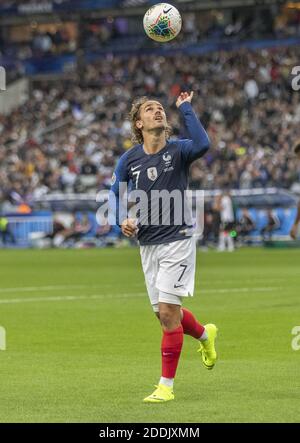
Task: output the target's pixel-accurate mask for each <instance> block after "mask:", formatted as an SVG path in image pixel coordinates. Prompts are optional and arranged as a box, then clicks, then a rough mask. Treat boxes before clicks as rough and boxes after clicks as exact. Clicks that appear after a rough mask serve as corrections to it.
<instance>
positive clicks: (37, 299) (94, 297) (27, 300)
mask: <svg viewBox="0 0 300 443" xmlns="http://www.w3.org/2000/svg"><path fill="white" fill-rule="evenodd" d="M278 290H282V288H281V287H261V288H256V287H254V288H226V289H202V290H201V289H200V290H199V295H200V296H201V294H203V293H204V294H210V293H217V294H226V293H233V292H255V291H257V292H272V291H278ZM142 296H143V297H147V292H146V289H145V291H144V292H132V293H123V294H122V293H121V294H118V293H117V294H112V293H110V294H91V295H78V296H76V295H61V296H60V295H58V296H51V297H27V298H11V299H9V298H8V299H2V300H1V299H0V304H16V303H34V302H47V301H49V302H52V301H76V300H101V299H102V300H104V299H107V298H112V299H113V298H116V299H117V298H131V297H142Z"/></svg>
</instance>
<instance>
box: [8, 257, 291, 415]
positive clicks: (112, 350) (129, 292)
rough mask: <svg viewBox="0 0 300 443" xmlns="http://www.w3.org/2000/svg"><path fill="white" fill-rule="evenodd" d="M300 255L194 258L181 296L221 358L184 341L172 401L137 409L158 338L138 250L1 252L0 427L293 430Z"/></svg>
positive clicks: (154, 365)
mask: <svg viewBox="0 0 300 443" xmlns="http://www.w3.org/2000/svg"><path fill="white" fill-rule="evenodd" d="M299 263H300V250H297V249H293V250H290V251H289V250H263V249H244V250H239V251H236V252H235V253H231V254H229V253H216V252H208V253H201V252H199V253H198V261H197V277H196V291H195V296H194V298H192V299H191V298H190V299H187V300H186V302H185V306H186V307H188V308H190V309H191V310H192V311H193V312H194V313H195V314H196V315H197V317H198V319H199V320H200V321H201V322H202V323H207V322H215V323H216V324H217V326H218V327H219V337H218V341H217V346H218V353H219V360H218V362H217V365H216V367H215V369H214V370H213V371H207V370H206V369H204V367H202V364H201V362H200V360H199V354H197V353H196V349H197V343H196V341H195V340H193V339H192V338H191V337H187V336H186V337H185V340H184V347H183V352H182V356H181V360H180V363H179V368H178V372H177V378H176V382H175V401H174V402H170V403H167V404H163V405H161V404H159V405H150V404H143V403H142V399H143V397H145V396H146V395H149V394H150V393H151V392H152V390H153V389H154V387H153V386H154V384H156V383H157V381H158V378H159V375H160V339H161V331H160V327H159V324H158V321H157V319H156V318H155V317H154V315H153V314H152V311H151V308H150V305H149V303H148V298H147V295H146V292H145V287H144V278H143V274H142V270H141V266H140V258H139V252H138V250H137V249H106V250H59V251H56V250H49V251H36V250H34V251H12V250H8V251H3V250H2V251H1V252H0V275H1V279H0V325H1V326H2V327H4V328H5V330H6V345H7V348H6V350H3V351H0V374H1V377H0V385H1V387H0V390H1V395H0V421H1V422H98V423H104V422H129V423H130V422H161V421H163V422H169V423H174V422H193V423H201V422H284V421H287V422H297V421H299V419H300V413H299V411H300V385H299V365H300V350H299V351H295V350H293V349H292V346H291V342H292V339H293V336H292V333H291V331H292V329H293V327H294V326H297V325H300V309H299V295H300V292H299V287H300V272H299Z"/></svg>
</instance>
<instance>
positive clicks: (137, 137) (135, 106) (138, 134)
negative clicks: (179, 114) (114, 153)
mask: <svg viewBox="0 0 300 443" xmlns="http://www.w3.org/2000/svg"><path fill="white" fill-rule="evenodd" d="M149 100H156V99H152V98H150V97H147V96H145V95H144V96H143V97H139V98H137V99H136V100H134V102H133V103H132V106H131V110H130V113H129V120H130V123H131V134H132V135H131V141H132V143H133V144H136V143H143V141H144V139H143V134H142V131H141V129H139V128H137V127H136V121H137V120H139V118H140V108H141V106H142V105H143V104H144V103H146V102H147V101H149ZM171 133H172V128H171V127H170V126H169V125H168V126H167V128H166V138H167V139H168V138H169V137H170V135H171Z"/></svg>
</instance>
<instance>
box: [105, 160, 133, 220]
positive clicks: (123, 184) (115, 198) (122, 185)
mask: <svg viewBox="0 0 300 443" xmlns="http://www.w3.org/2000/svg"><path fill="white" fill-rule="evenodd" d="M128 181H129V176H128V168H127V153H125V154H123V155H122V156H121V157H120V159H119V161H118V163H117V165H116V168H115V171H114V173H113V175H112V182H111V188H110V191H109V200H108V202H109V211H110V215H111V220H114V221H115V223H116V224H117V225H119V226H120V225H121V224H122V222H123V220H125V219H126V218H127V204H125V202H124V200H123V196H124V193H125V191H126V188H127V185H128ZM110 224H113V223H111V222H110Z"/></svg>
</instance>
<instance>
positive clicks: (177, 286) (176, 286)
mask: <svg viewBox="0 0 300 443" xmlns="http://www.w3.org/2000/svg"><path fill="white" fill-rule="evenodd" d="M182 286H184V285H174V288H175V289H177V288H182Z"/></svg>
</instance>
